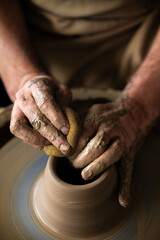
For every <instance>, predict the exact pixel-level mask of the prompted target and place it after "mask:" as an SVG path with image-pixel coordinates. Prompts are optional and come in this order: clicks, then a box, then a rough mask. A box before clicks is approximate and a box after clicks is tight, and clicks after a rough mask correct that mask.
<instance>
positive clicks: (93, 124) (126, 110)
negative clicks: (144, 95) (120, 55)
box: [70, 99, 144, 207]
mask: <svg viewBox="0 0 160 240" xmlns="http://www.w3.org/2000/svg"><path fill="white" fill-rule="evenodd" d="M142 115H143V112H142V111H141V109H140V107H139V105H138V104H137V103H136V101H133V100H130V99H119V100H116V101H115V102H112V103H107V104H96V105H93V106H92V107H91V108H90V109H89V111H88V113H87V115H86V117H85V119H84V126H83V131H82V135H81V137H80V140H79V142H78V145H77V148H76V152H75V154H74V155H73V156H72V158H70V160H71V161H72V164H73V165H74V167H76V168H84V169H83V170H82V177H83V179H85V180H89V179H92V178H93V177H95V176H96V175H98V174H100V173H102V172H103V171H104V170H105V169H107V168H108V167H109V166H111V165H112V164H113V163H115V162H117V161H118V160H120V161H119V169H120V180H121V183H120V189H119V202H120V204H121V205H122V206H124V207H125V206H127V204H128V200H129V194H130V183H131V175H132V169H133V160H134V157H135V154H136V152H137V150H138V148H139V145H140V144H141V142H142V139H143V135H144V134H142V132H141V129H140V125H139V120H141V117H142Z"/></svg>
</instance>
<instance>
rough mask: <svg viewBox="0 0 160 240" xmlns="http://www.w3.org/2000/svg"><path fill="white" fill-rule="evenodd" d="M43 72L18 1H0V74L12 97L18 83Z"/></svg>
mask: <svg viewBox="0 0 160 240" xmlns="http://www.w3.org/2000/svg"><path fill="white" fill-rule="evenodd" d="M39 74H43V69H42V67H41V66H40V65H39V63H38V61H37V58H36V56H35V53H34V51H33V49H32V46H31V43H30V39H29V36H28V32H27V27H26V24H25V20H24V17H23V13H22V11H21V7H20V4H19V1H18V0H11V1H6V0H1V1H0V77H1V78H2V80H3V82H4V85H5V87H6V90H7V92H8V94H9V96H10V98H11V99H12V100H14V97H15V93H16V92H17V90H18V89H19V87H20V85H21V84H22V82H24V81H25V80H27V78H30V77H34V76H36V75H39Z"/></svg>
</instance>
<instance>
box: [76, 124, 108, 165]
mask: <svg viewBox="0 0 160 240" xmlns="http://www.w3.org/2000/svg"><path fill="white" fill-rule="evenodd" d="M110 130H111V129H109V128H108V129H103V130H99V131H98V133H97V134H96V136H95V137H94V138H93V139H91V140H90V142H89V143H88V144H87V146H86V147H85V149H84V150H83V151H82V152H81V153H80V154H79V155H78V156H77V158H76V159H75V160H74V161H73V166H74V167H76V168H84V167H86V166H87V165H88V164H89V163H91V162H92V161H94V160H95V159H96V158H98V157H99V156H100V155H101V154H102V153H103V152H104V151H105V149H106V147H107V145H108V143H109V139H110ZM106 135H107V136H106Z"/></svg>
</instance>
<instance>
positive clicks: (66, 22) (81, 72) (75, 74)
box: [24, 0, 159, 89]
mask: <svg viewBox="0 0 160 240" xmlns="http://www.w3.org/2000/svg"><path fill="white" fill-rule="evenodd" d="M157 9H158V5H156V2H155V1H147V0H138V1H136V0H98V1H97V0H30V1H25V0H24V11H25V13H26V17H27V21H28V23H29V27H30V32H31V36H32V42H33V44H34V47H35V49H36V51H37V54H38V55H39V58H40V60H41V62H42V64H43V65H44V66H45V67H46V69H47V70H48V71H49V73H50V74H52V75H53V76H54V77H55V78H56V79H58V80H59V81H61V82H64V83H66V84H67V85H68V86H71V87H82V86H86V87H96V88H97V87H98V88H108V87H112V88H117V89H120V88H123V87H124V85H125V83H126V82H127V79H128V77H129V76H130V74H131V73H132V72H133V71H135V69H136V68H137V67H138V65H139V64H140V62H141V61H142V59H143V58H144V56H145V54H146V51H147V49H148V47H149V45H150V42H151V40H152V37H153V36H154V35H155V32H156V30H157V28H158V23H159V22H158V21H159V19H158V18H159V14H158V13H159V10H157ZM151 33H152V34H151ZM146 40H147V41H146ZM148 40H149V41H148Z"/></svg>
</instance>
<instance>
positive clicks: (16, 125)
mask: <svg viewBox="0 0 160 240" xmlns="http://www.w3.org/2000/svg"><path fill="white" fill-rule="evenodd" d="M22 125H23V123H22V120H20V119H18V120H15V121H11V122H10V131H11V133H12V134H14V135H15V136H17V135H18V132H19V131H20V130H21V128H22Z"/></svg>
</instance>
